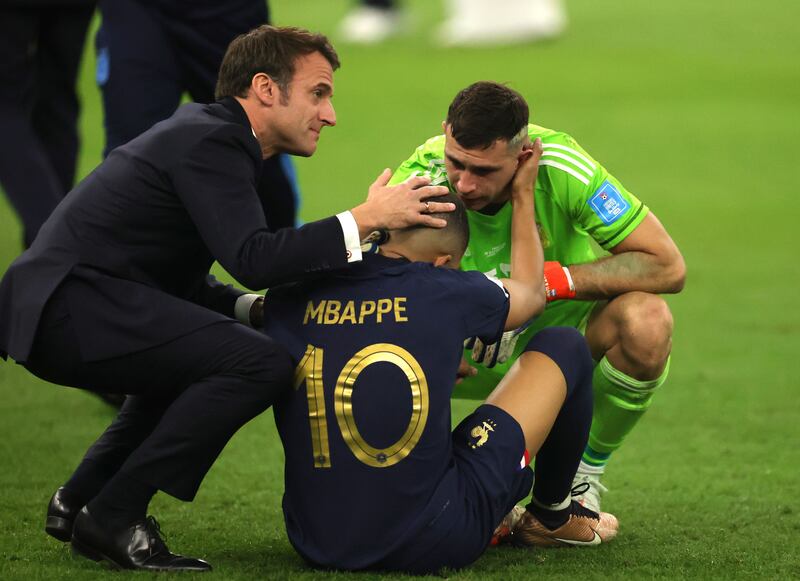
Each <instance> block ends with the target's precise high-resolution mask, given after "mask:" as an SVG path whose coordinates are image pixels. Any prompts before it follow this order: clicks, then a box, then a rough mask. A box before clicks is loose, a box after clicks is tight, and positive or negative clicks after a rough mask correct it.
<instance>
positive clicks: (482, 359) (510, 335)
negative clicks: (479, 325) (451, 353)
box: [464, 322, 530, 368]
mask: <svg viewBox="0 0 800 581" xmlns="http://www.w3.org/2000/svg"><path fill="white" fill-rule="evenodd" d="M529 325H530V322H528V323H525V324H524V325H523V326H521V327H519V328H518V329H513V330H511V331H506V332H505V333H503V336H502V337H500V340H499V341H496V342H495V343H491V344H489V345H486V344H485V343H484V342H483V341H481V340H480V339H478V338H477V337H472V338H471V339H468V340H467V342H466V343H464V346H465V347H466V348H467V349H470V348H472V360H473V361H474V362H475V363H477V364H478V365H483V366H484V367H489V368H491V367H494V366H495V365H497V364H498V363H505V362H506V361H508V359H509V357H511V355H513V353H514V347H516V346H517V339H519V336H520V335H522V333H524V332H525V330H526V329H527V328H528V326H529Z"/></svg>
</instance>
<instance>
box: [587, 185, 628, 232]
mask: <svg viewBox="0 0 800 581" xmlns="http://www.w3.org/2000/svg"><path fill="white" fill-rule="evenodd" d="M589 206H590V207H591V208H592V210H593V211H594V213H595V214H597V216H598V217H599V218H600V219H601V220H602V221H603V224H605V225H606V226H608V225H609V224H613V223H614V222H616V221H617V219H618V218H619V217H620V216H622V215H623V214H624V213H625V212H626V211H627V210H628V208H630V204H629V203H628V202H627V201H626V200H625V198H623V197H622V194H620V193H619V190H617V188H615V187H614V185H613V184H612V183H611V182H609V181H604V182H603V183H602V184H601V185H600V187H599V188H598V189H597V191H596V192H595V193H594V195H593V196H592V197H591V198H590V199H589Z"/></svg>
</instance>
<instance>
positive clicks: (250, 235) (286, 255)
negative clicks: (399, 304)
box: [0, 26, 452, 571]
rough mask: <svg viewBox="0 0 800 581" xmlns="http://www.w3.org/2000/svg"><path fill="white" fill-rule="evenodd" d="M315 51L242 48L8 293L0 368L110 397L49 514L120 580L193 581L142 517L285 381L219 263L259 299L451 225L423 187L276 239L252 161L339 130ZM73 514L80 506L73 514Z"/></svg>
mask: <svg viewBox="0 0 800 581" xmlns="http://www.w3.org/2000/svg"><path fill="white" fill-rule="evenodd" d="M338 64H339V61H338V57H337V55H336V52H335V51H334V49H333V47H331V45H330V44H329V43H328V41H327V39H326V38H325V37H324V36H321V35H317V34H312V33H309V32H307V31H304V30H299V29H293V28H273V27H270V26H262V27H260V28H257V29H255V30H253V31H251V32H250V33H248V34H247V35H243V36H241V37H239V38H237V39H236V40H234V42H233V43H231V46H230V47H229V49H228V52H227V53H226V56H225V59H224V61H223V65H222V68H221V70H220V78H219V81H218V85H217V97H218V101H217V102H216V103H212V104H210V105H200V104H189V105H185V106H184V107H181V108H180V109H179V110H178V111H177V112H176V113H175V115H173V116H172V117H171V118H170V119H168V120H166V121H163V122H161V123H159V124H157V125H155V126H154V127H153V128H152V129H150V130H149V131H147V132H145V133H144V134H142V135H141V136H139V137H138V138H136V139H134V140H133V141H131V142H130V143H128V144H126V145H125V146H122V147H119V148H117V149H116V150H114V151H113V152H112V153H111V154H110V155H109V157H108V158H107V159H106V161H105V162H103V163H102V164H101V165H100V166H99V167H98V168H97V169H96V170H95V171H94V172H93V173H92V174H90V175H89V176H88V177H87V178H86V179H85V180H84V181H83V182H81V183H80V184H79V185H78V186H77V187H76V188H75V189H74V190H73V191H72V192H71V193H70V194H69V195H68V196H67V198H66V199H65V200H64V202H63V203H62V204H60V205H59V206H58V207H57V208H56V210H55V212H54V213H53V214H52V216H51V218H50V219H49V220H48V221H47V222H46V223H45V224H44V226H43V227H42V229H41V231H40V233H39V236H38V237H37V239H36V240H35V242H34V244H33V246H32V247H31V248H30V250H28V251H26V252H25V253H23V254H22V255H21V256H20V257H19V258H18V259H17V260H16V261H15V262H14V263H13V264H12V265H11V267H10V268H9V270H8V271H7V273H6V275H5V277H4V278H3V280H2V283H0V354H8V355H10V356H11V357H12V358H13V359H15V360H16V361H17V362H18V363H22V364H24V365H25V367H26V368H27V369H28V370H29V371H31V372H32V373H34V374H35V375H37V376H39V377H41V378H43V379H45V380H48V381H51V382H53V383H58V384H61V385H68V386H74V387H80V388H84V389H89V390H92V391H99V390H103V391H117V392H119V393H126V394H134V395H133V396H131V397H128V399H127V402H126V404H125V405H124V406H123V408H122V410H121V411H120V414H119V416H118V417H117V418H116V420H115V421H114V422H113V423H112V424H111V426H110V427H109V428H108V429H107V430H106V431H105V433H104V434H103V435H102V436H101V437H100V439H98V440H97V442H96V443H95V444H94V445H93V446H92V447H91V448H90V449H89V451H88V452H87V454H86V456H85V458H84V460H83V461H82V462H81V464H80V465H79V466H78V468H77V470H76V471H75V473H74V474H73V476H72V477H71V478H70V479H69V481H68V482H67V483H66V484H65V485H64V486H63V487H62V488H60V489H59V490H58V491H57V492H56V494H55V495H54V497H53V499H52V500H51V503H50V505H49V507H48V519H47V527H46V528H47V530H48V532H49V533H50V534H52V535H53V536H56V537H57V538H60V539H61V540H69V539H71V541H72V546H73V550H75V551H77V552H78V553H80V554H82V555H85V556H87V557H89V558H92V559H95V560H101V559H104V560H107V561H110V562H111V563H113V564H114V565H116V566H118V567H124V568H136V569H151V570H153V569H156V570H194V571H203V570H208V569H210V566H209V565H208V564H207V563H206V562H205V561H202V560H199V559H193V558H188V557H181V556H179V555H174V554H172V553H170V552H169V550H168V549H167V547H166V546H165V545H164V543H163V541H162V540H161V538H160V536H159V534H158V525H157V523H155V521H154V520H153V519H152V517H149V519H148V518H145V514H146V510H147V506H148V504H149V502H150V499H151V498H152V496H153V494H155V492H156V491H157V490H162V491H164V492H167V493H168V494H170V495H172V496H175V497H177V498H179V499H181V500H186V501H190V500H192V498H193V497H194V496H195V494H196V492H197V489H198V487H199V485H200V482H201V481H202V479H203V477H204V476H205V474H206V472H207V471H208V469H209V468H210V467H211V465H212V464H213V462H214V460H215V459H216V457H217V455H218V454H219V453H220V451H221V450H222V448H223V447H224V446H225V444H226V442H227V441H228V440H229V439H230V437H231V436H232V435H233V434H234V433H235V432H236V430H237V429H238V428H239V427H241V426H242V425H243V424H244V423H246V422H247V421H249V420H250V419H252V418H253V417H254V416H256V415H257V414H259V413H261V412H262V411H263V410H264V409H266V408H267V407H269V405H271V404H272V402H273V401H274V400H275V398H276V396H277V395H278V394H279V393H280V392H281V391H282V390H283V389H284V388H285V387H287V386H288V385H289V384H290V380H291V377H292V373H293V369H292V364H291V360H290V357H289V355H288V354H287V353H286V351H285V350H284V348H283V347H282V346H280V345H279V344H277V343H276V342H275V341H273V340H272V339H271V338H269V337H268V336H265V335H263V334H261V333H258V332H256V331H255V330H253V329H251V328H248V327H247V326H245V325H243V324H240V323H237V322H236V321H235V320H234V318H232V317H234V316H237V318H239V319H240V320H242V321H251V319H252V315H253V314H254V313H256V314H257V312H258V308H257V305H258V302H257V299H255V297H254V295H246V294H245V293H243V292H242V291H239V290H237V289H234V288H232V287H230V286H225V285H221V284H219V283H217V282H216V281H214V280H213V277H210V275H209V268H210V267H211V265H212V263H213V261H214V260H217V261H218V262H219V263H220V264H221V265H222V266H223V267H224V268H225V269H226V270H227V271H228V272H229V273H230V274H231V275H232V276H233V277H234V278H235V279H236V280H237V281H238V282H240V283H241V284H242V285H244V286H246V287H249V288H254V289H263V288H265V287H268V286H272V285H274V284H277V283H280V282H284V281H289V280H293V279H299V278H302V277H306V276H310V275H313V274H314V273H319V272H323V271H328V270H332V269H338V268H345V267H346V266H347V265H348V263H350V262H356V261H359V260H360V259H361V255H360V247H359V239H360V238H361V237H363V236H364V235H366V234H367V233H368V232H370V231H372V230H375V229H378V228H398V227H403V226H408V225H412V224H426V225H434V226H444V225H445V223H444V221H443V220H437V219H435V218H434V217H432V216H430V215H429V212H431V213H432V212H437V211H447V210H449V209H452V204H436V203H433V202H429V203H423V202H421V201H420V200H421V199H423V198H426V197H430V196H432V195H438V194H441V193H443V191H444V190H445V189H444V188H442V187H434V186H428V185H427V184H428V180H427V179H426V178H421V177H420V178H414V179H413V180H410V181H409V182H407V183H405V184H402V185H400V186H398V187H393V188H390V187H386V185H385V184H386V183H387V182H388V179H389V172H388V170H386V171H384V173H383V174H381V176H380V177H379V178H378V180H377V181H376V182H375V183H374V184H373V185H372V186H371V187H370V191H369V194H368V196H367V201H366V202H364V203H363V204H361V205H359V206H357V207H356V208H353V209H352V210H351V211H349V212H342V213H341V214H338V215H337V216H335V217H330V218H327V219H324V220H320V221H318V222H313V223H310V224H307V225H306V226H304V227H303V228H300V229H297V230H294V229H283V230H280V231H278V232H276V233H271V232H269V231H268V229H267V219H266V218H265V209H264V208H263V206H262V204H261V202H260V201H259V198H258V195H257V194H256V190H255V183H256V177H257V176H258V172H259V170H260V164H261V160H262V158H268V157H270V156H272V155H275V154H277V153H279V152H286V153H291V154H295V155H303V156H310V155H312V154H313V153H314V151H315V150H316V147H317V141H318V139H319V136H320V131H321V130H322V128H323V127H325V126H329V125H334V124H335V122H336V116H335V113H334V110H333V106H332V104H331V96H332V94H333V71H334V70H335V69H336V68H337V67H338ZM81 507H83V508H81Z"/></svg>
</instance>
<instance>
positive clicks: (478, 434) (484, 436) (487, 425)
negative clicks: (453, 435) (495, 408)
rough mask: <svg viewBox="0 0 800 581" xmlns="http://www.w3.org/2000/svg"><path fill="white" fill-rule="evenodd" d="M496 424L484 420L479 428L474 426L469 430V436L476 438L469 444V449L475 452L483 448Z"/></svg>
mask: <svg viewBox="0 0 800 581" xmlns="http://www.w3.org/2000/svg"><path fill="white" fill-rule="evenodd" d="M496 427H497V424H496V423H494V422H493V421H492V420H485V421H484V422H483V423H482V424H481V425H480V426H475V427H474V428H472V430H470V432H469V435H470V436H471V437H473V438H476V440H475V441H474V442H470V443H469V447H470V448H472V449H473V450H475V449H476V448H480V447H481V446H483V445H484V444H485V443H486V441H487V440H488V439H489V435H490V434H491V433H492V432H494V429H495V428H496Z"/></svg>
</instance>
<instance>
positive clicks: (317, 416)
mask: <svg viewBox="0 0 800 581" xmlns="http://www.w3.org/2000/svg"><path fill="white" fill-rule="evenodd" d="M526 136H527V134H525V135H524V136H523V135H522V134H521V135H520V139H524V138H525V137H526ZM519 155H520V157H519V167H518V170H517V177H516V179H515V181H514V184H513V188H512V189H513V194H512V204H513V219H512V249H511V275H510V277H509V278H506V279H499V280H497V279H490V278H489V277H487V276H486V275H484V274H482V273H480V272H462V271H459V270H457V268H458V265H459V262H460V259H461V257H462V255H463V253H464V250H465V248H466V246H467V241H468V237H469V227H468V222H467V217H466V211H465V208H464V205H463V203H461V202H460V201H459V200H458V198H457V197H456V196H454V195H450V196H446V198H447V201H450V202H454V203H456V205H457V209H456V211H454V212H452V213H451V214H448V215H446V216H445V215H443V216H442V217H444V218H445V219H446V220H447V221H448V225H447V227H446V228H444V229H441V230H433V229H427V228H416V229H408V230H395V231H390V232H389V238H388V240H387V241H386V242H384V243H383V244H382V245H380V246H379V247H378V250H379V251H378V252H377V253H376V254H368V255H366V256H365V258H364V260H363V262H362V263H361V264H359V265H358V266H357V267H355V268H351V269H348V270H347V271H342V272H340V273H334V274H331V275H327V276H325V277H324V278H322V279H319V280H316V281H306V282H304V283H300V284H295V285H291V286H284V287H279V288H276V289H272V290H270V292H269V293H268V294H267V297H266V301H265V305H264V316H265V317H264V318H265V330H266V332H267V333H269V334H270V336H272V337H275V338H276V339H277V340H278V341H281V342H282V343H283V344H284V345H285V346H286V347H287V348H288V350H289V352H290V353H291V354H292V355H293V357H294V358H295V360H296V363H297V367H296V373H295V379H294V389H293V390H290V391H288V392H287V393H286V395H285V396H284V397H283V398H282V399H281V400H280V401H278V402H277V403H276V405H275V418H276V422H277V425H278V430H279V432H280V436H281V440H282V442H283V446H284V448H285V454H286V467H285V479H286V482H285V484H286V490H285V493H284V498H283V510H284V516H285V520H286V529H287V533H288V536H289V540H290V541H291V543H292V545H293V546H294V547H295V549H296V550H297V551H298V552H299V553H300V554H301V555H302V556H303V557H304V558H305V559H306V560H307V561H308V562H310V563H311V564H313V565H315V566H320V567H325V568H336V569H347V570H358V569H380V570H392V571H405V572H410V573H430V572H435V571H438V570H439V569H441V568H443V567H449V568H460V567H464V566H467V565H469V564H470V563H472V562H473V561H475V560H476V559H477V558H478V557H479V556H480V555H481V554H482V553H483V551H484V550H485V549H486V548H487V546H489V545H490V543H491V542H492V541H493V539H494V540H497V539H498V538H503V539H507V540H511V541H514V542H517V543H520V544H523V545H535V546H545V547H550V546H552V547H558V546H570V545H595V544H600V543H602V542H606V541H609V540H611V539H612V538H613V537H614V536H615V535H616V533H617V527H618V523H617V519H616V518H615V517H614V516H613V515H610V514H607V513H597V512H593V511H591V510H590V509H588V508H585V507H584V506H582V505H580V504H579V503H578V502H577V501H573V500H572V491H571V487H572V480H573V477H574V476H575V472H576V470H577V467H578V464H579V462H580V458H581V454H582V452H583V449H584V446H585V445H586V441H587V438H588V433H589V425H590V423H591V417H592V387H591V375H592V359H591V356H590V354H589V350H588V347H587V344H586V341H585V340H584V338H583V337H582V335H581V334H580V333H578V331H576V330H575V329H571V328H565V327H554V328H549V329H545V330H543V331H542V332H541V333H539V334H538V335H536V336H534V337H533V338H532V339H531V340H530V341H529V343H528V345H527V348H526V351H525V353H524V354H523V355H522V356H521V357H520V358H519V359H518V361H517V362H516V363H515V364H514V367H513V369H511V370H510V372H509V373H508V374H507V375H506V376H505V378H504V379H503V381H502V382H501V383H500V384H499V385H498V386H497V388H496V389H495V390H494V391H493V392H492V393H491V394H490V395H489V397H488V399H487V400H486V402H485V403H484V404H483V405H481V406H480V407H478V408H477V409H476V410H475V412H474V413H472V414H471V415H469V416H468V417H467V418H466V419H465V420H464V421H462V422H461V423H460V424H459V425H458V427H456V428H455V430H453V431H452V432H451V416H450V395H451V393H452V390H453V386H454V383H455V381H454V380H455V378H456V375H457V371H458V369H459V363H460V361H461V353H462V346H463V343H464V341H465V339H467V338H469V337H473V336H476V337H479V338H481V340H482V341H483V342H484V343H485V344H487V345H488V344H492V343H493V342H495V341H496V340H497V338H498V337H499V336H500V335H501V334H502V333H503V331H504V330H505V329H516V328H518V327H519V326H520V325H521V324H522V323H524V322H525V321H528V320H529V319H531V317H533V316H535V315H536V314H537V313H540V312H541V311H542V310H543V309H544V306H545V292H544V287H543V273H542V269H543V254H542V248H541V243H540V241H539V237H538V233H537V230H536V227H535V225H534V218H533V217H534V197H533V195H532V194H533V184H534V180H535V177H536V169H537V166H538V161H539V157H540V156H541V142H540V141H539V140H536V142H535V143H534V144H530V143H528V145H527V146H525V147H524V148H523V150H522V152H521V153H520V154H519ZM444 198H445V197H443V198H436V200H437V201H439V200H441V199H444ZM530 456H535V458H536V478H535V482H534V478H533V472H532V470H531V468H530V467H528V466H527V463H528V461H529V459H530ZM531 493H532V499H531V501H530V503H529V504H528V505H527V508H526V509H522V508H519V509H517V508H515V504H516V503H517V502H518V501H520V500H522V499H523V498H525V497H526V496H528V495H529V494H531Z"/></svg>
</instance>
